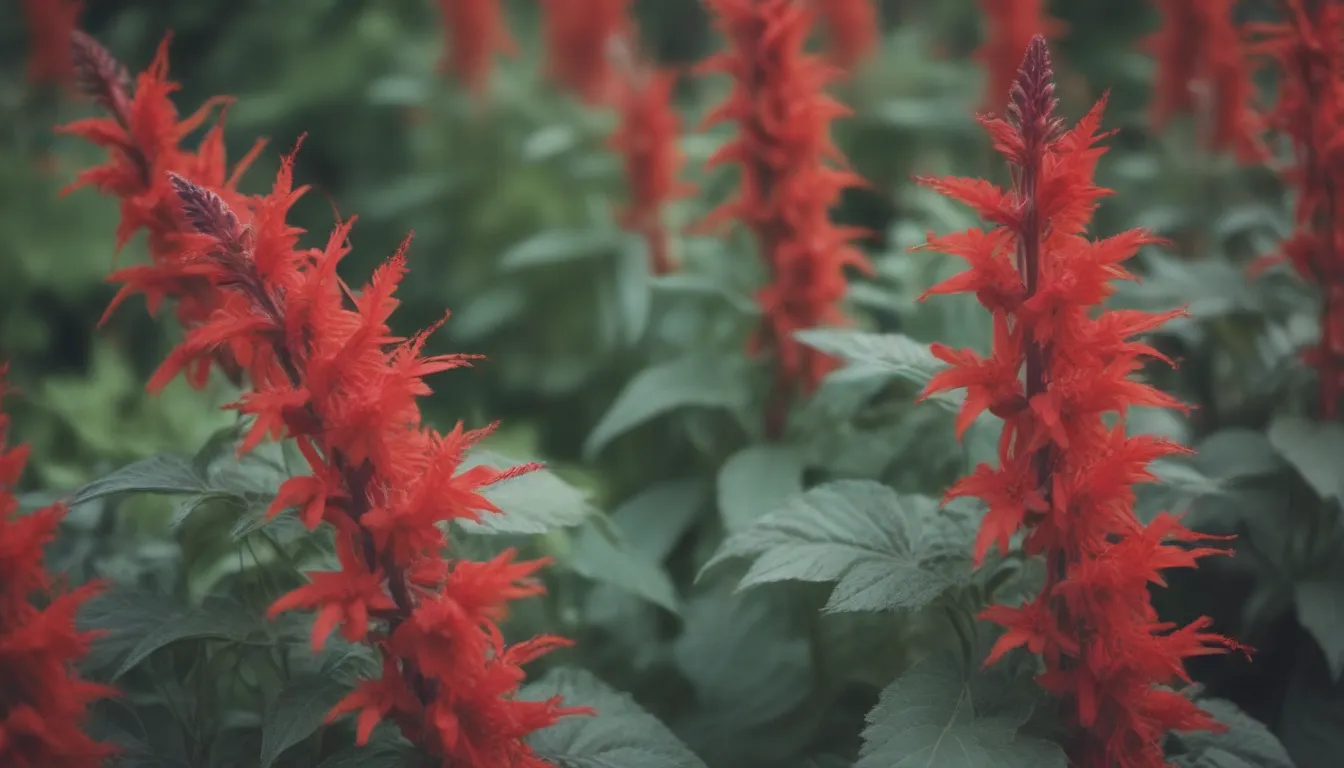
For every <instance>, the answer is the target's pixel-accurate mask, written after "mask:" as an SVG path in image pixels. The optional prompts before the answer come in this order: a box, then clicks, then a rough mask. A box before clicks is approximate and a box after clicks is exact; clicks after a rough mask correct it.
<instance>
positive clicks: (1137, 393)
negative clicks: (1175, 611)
mask: <svg viewBox="0 0 1344 768" xmlns="http://www.w3.org/2000/svg"><path fill="white" fill-rule="evenodd" d="M1104 104H1105V100H1104V99H1103V100H1102V101H1101V102H1099V103H1098V104H1097V105H1096V106H1095V107H1093V109H1092V110H1091V111H1090V112H1089V113H1088V114H1087V115H1086V116H1085V117H1084V118H1083V119H1082V120H1080V121H1079V122H1078V124H1077V125H1076V126H1074V127H1073V128H1071V129H1069V130H1067V131H1064V130H1063V119H1062V118H1060V117H1058V116H1057V115H1056V113H1055V109H1056V106H1057V100H1056V98H1055V86H1054V82H1053V72H1052V71H1051V68H1050V60H1049V53H1048V51H1047V48H1046V42H1045V39H1044V38H1043V37H1040V36H1037V37H1036V38H1034V39H1033V40H1032V42H1031V44H1030V47H1029V48H1028V49H1027V54H1026V57H1025V59H1024V60H1023V63H1022V65H1021V68H1020V70H1019V72H1018V75H1017V78H1016V80H1015V82H1014V84H1013V87H1012V91H1011V104H1010V106H1009V107H1008V119H1006V120H1004V119H1000V118H995V117H989V116H984V117H981V118H980V122H981V124H982V125H983V126H984V128H985V130H986V132H987V133H988V134H989V136H990V138H991V139H992V140H993V143H994V147H995V149H996V150H997V151H998V152H999V153H1000V154H1001V155H1002V156H1003V157H1004V158H1005V159H1006V160H1007V161H1008V163H1009V166H1010V168H1011V170H1012V178H1013V184H1012V187H1011V188H1009V189H1002V188H999V187H997V186H995V185H993V184H991V183H989V182H987V181H982V180H979V179H966V178H938V179H934V178H921V179H919V182H920V183H921V184H923V185H925V186H927V187H930V188H932V189H934V190H936V191H938V192H940V193H942V194H944V195H947V196H948V197H950V198H952V199H955V200H957V201H959V202H962V203H964V204H966V205H968V206H970V207H972V208H973V209H975V211H976V212H977V213H978V214H979V215H980V216H981V217H982V218H983V219H985V220H986V221H988V222H990V223H992V224H993V226H992V227H991V228H990V229H988V230H984V229H980V228H972V229H970V230H967V231H965V232H958V233H953V234H948V235H943V236H935V235H933V234H932V233H930V235H929V240H928V243H927V244H926V245H925V246H922V247H923V248H927V249H930V250H934V251H939V252H942V253H947V254H950V255H954V256H958V257H960V258H962V259H965V260H966V261H967V263H968V264H969V266H970V268H969V270H967V271H966V272H963V273H961V274H959V275H956V276H954V277H952V278H950V279H948V280H947V281H945V282H943V283H940V284H938V285H936V286H934V287H932V288H930V289H929V291H928V292H929V293H931V294H952V293H973V294H975V296H976V297H977V298H978V299H979V301H980V303H981V304H983V305H984V306H985V307H986V308H987V309H988V310H989V311H990V313H991V315H992V317H993V324H994V338H993V348H992V351H991V353H990V355H989V357H980V356H979V355H977V354H976V353H974V352H971V351H968V350H955V349H950V348H948V347H946V346H944V345H941V344H934V345H933V353H934V355H935V356H937V357H938V358H939V359H940V360H943V361H944V362H946V363H948V364H949V365H950V366H951V367H950V368H948V369H946V370H944V371H942V372H940V373H939V374H938V375H937V376H935V377H934V379H933V380H932V381H931V382H930V383H929V385H928V387H927V388H926V390H925V392H924V396H926V397H927V396H929V395H932V394H934V393H937V392H943V391H947V390H951V389H960V388H964V389H965V390H966V394H967V396H966V403H965V405H964V406H963V408H962V410H961V412H960V414H959V415H958V418H957V430H958V433H959V434H960V433H962V432H964V431H965V430H966V429H967V428H968V427H969V426H970V424H971V422H972V421H973V420H974V419H975V418H977V417H978V416H979V415H980V414H982V413H984V412H985V411H989V412H990V413H992V414H994V415H995V416H998V417H999V418H1001V419H1003V421H1004V427H1003V434H1002V438H1001V440H1000V442H999V464H998V466H992V465H990V464H981V465H979V466H978V467H976V469H975V470H974V471H973V472H972V474H971V475H969V476H968V477H966V478H963V479H962V480H961V481H959V482H958V483H957V484H956V485H955V486H953V487H952V488H951V489H949V490H948V493H947V498H948V499H953V498H957V497H967V496H969V497H976V498H979V499H981V500H983V501H984V502H985V504H986V505H987V507H988V511H987V513H986V515H985V519H984V521H983V523H982V524H981V528H980V532H979V535H978V537H977V539H976V542H975V550H974V555H975V558H976V560H977V562H979V560H980V559H982V558H983V557H984V555H985V554H986V553H987V551H988V550H989V548H990V547H991V546H993V545H998V547H999V548H1000V550H1003V551H1006V550H1007V548H1008V545H1009V540H1010V537H1012V536H1013V535H1014V534H1016V533H1018V532H1019V531H1021V530H1023V529H1026V539H1025V542H1024V544H1023V548H1024V551H1025V552H1026V553H1027V554H1029V555H1039V556H1043V557H1044V558H1045V559H1046V562H1047V564H1048V575H1047V577H1046V582H1045V586H1044V589H1043V590H1042V592H1041V593H1040V594H1039V595H1038V596H1037V597H1035V598H1034V599H1032V600H1030V601H1029V602H1027V603H1026V604H1024V605H1022V606H1020V607H1009V606H1004V605H998V606H992V607H990V608H988V609H986V610H985V611H984V612H983V614H982V616H981V617H982V618H983V619H985V620H988V621H992V622H994V623H997V624H1000V625H1002V626H1003V627H1005V628H1006V629H1007V632H1006V633H1005V634H1004V635H1003V636H1002V637H1001V638H1000V639H999V641H998V642H997V643H996V645H995V646H994V649H993V650H992V652H991V654H990V656H989V659H988V662H987V663H992V662H993V661H995V660H996V659H998V658H999V657H1001V656H1002V655H1003V654H1004V653H1006V652H1007V651H1008V650H1010V649H1012V648H1015V647H1019V646H1026V647H1027V648H1028V649H1029V650H1030V651H1032V652H1033V653H1038V654H1041V656H1042V657H1043V658H1044V660H1045V666H1046V671H1045V673H1044V674H1043V675H1041V677H1040V680H1039V682H1040V684H1041V685H1042V687H1044V688H1045V689H1046V690H1048V691H1050V692H1052V693H1053V694H1055V695H1057V696H1059V697H1061V698H1062V699H1064V700H1065V701H1066V702H1067V704H1068V711H1069V712H1070V714H1071V717H1072V721H1073V725H1074V726H1075V727H1076V739H1075V741H1074V743H1073V744H1072V746H1071V748H1070V752H1071V759H1072V764H1073V765H1075V766H1078V768H1157V767H1158V766H1164V765H1166V763H1165V760H1164V757H1163V752H1162V746H1161V740H1162V737H1163V735H1164V734H1165V733H1167V732H1168V731H1170V730H1210V729H1217V728H1219V727H1220V726H1219V724H1218V723H1217V722H1216V721H1215V720H1213V718H1212V717H1210V716H1209V715H1207V714H1206V713H1204V712H1203V711H1201V710H1200V709H1199V708H1198V707H1196V706H1195V704H1194V703H1193V702H1192V701H1191V700H1190V699H1188V698H1187V697H1185V696H1183V695H1182V694H1180V693H1179V692H1177V691H1174V690H1171V689H1170V688H1167V687H1165V686H1167V685H1168V684H1170V683H1173V682H1175V681H1177V680H1185V681H1188V678H1187V677H1186V673H1185V670H1184V665H1183V660H1184V659H1186V658H1189V657H1192V656H1198V655H1204V654H1214V653H1221V652H1224V651H1225V650H1226V649H1228V648H1233V647H1238V646H1236V644H1235V643H1234V642H1232V641H1231V640H1228V639H1226V638H1224V637H1221V636H1219V635H1216V634H1213V633H1210V632H1208V631H1206V630H1207V628H1208V627H1209V624H1210V622H1209V620H1208V619H1200V620H1197V621H1195V622H1194V623H1192V624H1189V625H1187V626H1185V627H1179V628H1178V627H1176V626H1175V625H1173V624H1171V623H1167V622H1163V621H1161V620H1159V618H1158V616H1157V613H1156V611H1155V610H1154V609H1153V606H1152V604H1151V600H1150V597H1149V594H1148V588H1149V585H1151V584H1158V585H1161V584H1163V583H1164V582H1163V578H1162V575H1161V572H1162V571H1163V570H1164V569H1167V568H1176V567H1193V566H1194V565H1195V563H1196V561H1197V560H1198V559H1199V558H1201V557H1204V556H1207V555H1212V554H1217V553H1220V552H1225V550H1220V549H1214V548H1211V547H1206V546H1199V545H1198V542H1200V541H1201V540H1204V539H1208V538H1211V537H1208V536H1203V535H1200V534H1196V533H1193V532H1191V531H1189V530H1187V529H1186V528H1184V527H1183V526H1182V525H1180V523H1179V522H1178V521H1177V519H1176V518H1174V517H1172V516H1170V515H1168V514H1166V513H1163V514H1161V515H1159V516H1158V517H1157V518H1156V519H1154V520H1153V521H1152V522H1151V523H1149V524H1148V525H1146V526H1145V525H1144V524H1143V523H1141V522H1140V521H1139V520H1138V519H1137V518H1136V517H1135V515H1134V501H1135V492H1134V485H1135V484H1136V483H1141V482H1147V481H1151V480H1153V479H1155V478H1154V477H1153V475H1151V474H1150V473H1149V471H1148V469H1147V467H1148V464H1149V462H1150V461H1152V460H1153V459H1156V458H1159V457H1162V456H1167V455H1171V454H1177V453H1185V452H1187V449H1185V448H1183V447H1182V446H1180V445H1177V444H1175V443H1172V442H1170V441H1168V440H1165V439H1162V438H1158V437H1153V436H1151V435H1127V434H1126V430H1125V424H1124V418H1123V417H1124V415H1125V412H1126V410H1127V409H1128V408H1129V407H1130V406H1136V405H1140V406H1152V407H1163V408H1179V407H1181V406H1180V404H1179V403H1178V402H1177V401H1176V400H1174V399H1173V398H1171V397H1170V396H1168V395H1166V394H1163V393H1161V392H1159V391H1158V390H1156V389H1154V388H1152V387H1150V386H1148V385H1146V384H1142V383H1140V382H1138V381H1134V380H1133V379H1132V378H1131V375H1132V374H1133V373H1135V372H1136V371H1138V370H1139V369H1140V367H1141V366H1142V359H1143V358H1145V357H1148V358H1158V359H1163V360H1165V358H1163V357H1162V355H1161V354H1160V353H1158V352H1157V351H1156V350H1154V349H1153V348H1152V347H1150V346H1148V345H1147V344H1144V343H1143V342H1140V341H1136V340H1134V337H1135V336H1137V335H1139V334H1142V333H1144V332H1146V331H1150V330H1152V329H1154V328H1157V327H1159V326H1160V325H1162V324H1163V323H1164V322H1166V321H1167V320H1168V319H1170V318H1171V317H1173V316H1176V315H1179V314H1181V313H1180V312H1179V311H1176V312H1169V313H1164V314H1150V313H1145V312H1140V311H1132V310H1121V311H1105V310H1100V309H1099V308H1100V306H1101V304H1102V302H1103V300H1105V299H1106V298H1107V297H1108V296H1110V295H1111V293H1112V292H1113V290H1114V289H1113V288H1112V287H1111V286H1110V283H1111V281H1113V280H1116V279H1124V278H1127V277H1128V276H1129V275H1128V273H1127V272H1126V271H1125V269H1124V268H1123V267H1122V266H1121V265H1122V263H1123V262H1124V261H1125V260H1127V259H1128V258H1130V257H1131V256H1132V255H1133V254H1134V253H1135V252H1136V251H1137V249H1138V248H1139V247H1141V246H1143V245H1145V244H1150V243H1154V242H1156V238H1154V237H1152V236H1151V235H1149V234H1148V233H1146V232H1143V231H1141V230H1129V231H1125V232H1121V233H1120V234H1117V235H1114V236H1112V237H1109V238H1104V239H1092V238H1090V237H1088V235H1087V234H1086V228H1087V225H1088V222H1089V220H1090V219H1091V216H1092V213H1093V211H1094V209H1095V208H1096V205H1097V202H1098V200H1099V199H1100V198H1101V197H1103V196H1105V195H1108V194H1110V190H1107V189H1104V188H1102V187H1099V186H1097V185H1096V183H1095V182H1094V181H1093V174H1094V171H1095V168H1096V164H1097V161H1098V159H1099V158H1100V157H1101V155H1102V154H1103V153H1104V152H1105V150H1104V149H1103V148H1101V147H1099V146H1098V142H1099V141H1100V140H1101V139H1103V138H1105V136H1106V135H1107V134H1105V133H1100V132H1099V131H1100V124H1101V115H1102V110H1103V107H1104ZM1168 362H1169V361H1168ZM1109 414H1118V416H1119V418H1118V419H1117V420H1116V421H1115V423H1114V424H1112V425H1108V422H1107V416H1108V415H1109Z"/></svg>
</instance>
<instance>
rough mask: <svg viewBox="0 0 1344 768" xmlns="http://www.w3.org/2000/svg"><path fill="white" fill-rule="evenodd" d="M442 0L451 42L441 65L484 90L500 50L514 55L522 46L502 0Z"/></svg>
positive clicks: (472, 87) (446, 37) (476, 90)
mask: <svg viewBox="0 0 1344 768" xmlns="http://www.w3.org/2000/svg"><path fill="white" fill-rule="evenodd" d="M438 3H439V13H440V14H441V15H442V16H443V26H444V41H445V43H446V45H447V51H446V52H445V53H444V55H443V58H442V59H441V60H440V64H439V69H440V70H441V71H443V72H445V73H450V74H452V75H454V76H456V77H457V78H458V79H459V80H460V81H462V83H463V85H465V86H466V87H467V89H468V90H470V91H472V92H474V93H476V94H480V93H482V92H483V91H484V90H485V87H486V85H487V83H488V81H489V79H490V71H491V68H492V66H493V62H494V56H495V54H496V52H498V53H503V54H505V55H509V56H512V55H513V54H514V53H516V52H517V50H518V44H517V43H515V42H514V40H513V35H511V34H510V33H509V26H508V20H507V19H506V18H505V17H504V9H503V8H501V7H500V0H438Z"/></svg>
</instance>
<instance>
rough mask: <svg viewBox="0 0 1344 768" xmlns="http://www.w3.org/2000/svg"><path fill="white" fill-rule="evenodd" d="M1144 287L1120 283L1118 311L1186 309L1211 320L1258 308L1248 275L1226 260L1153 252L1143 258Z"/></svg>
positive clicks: (1147, 253)
mask: <svg viewBox="0 0 1344 768" xmlns="http://www.w3.org/2000/svg"><path fill="white" fill-rule="evenodd" d="M1141 258H1142V260H1143V264H1144V266H1145V267H1146V268H1147V270H1146V274H1145V275H1144V278H1143V284H1142V285H1139V284H1137V283H1120V284H1117V294H1116V298H1115V299H1114V300H1113V302H1112V303H1113V304H1114V305H1115V306H1116V307H1117V308H1119V307H1123V308H1126V309H1146V310H1149V311H1161V310H1167V309H1174V308H1176V307H1184V308H1185V309H1186V311H1188V312H1189V313H1190V316H1191V317H1192V318H1195V319H1212V318H1215V317H1221V316H1224V315H1228V314H1231V313H1233V312H1238V311H1244V310H1246V309H1249V308H1253V307H1255V306H1256V305H1257V303H1258V302H1257V300H1256V297H1255V295H1254V293H1253V292H1252V291H1251V289H1250V287H1249V284H1248V283H1247V281H1246V275H1245V273H1244V272H1243V271H1242V270H1241V269H1238V268H1237V267H1236V266H1235V265H1233V264H1232V263H1231V262H1229V261H1227V260H1225V259H1199V260H1194V261H1192V260H1187V259H1177V258H1174V257H1171V256H1166V255H1163V254H1161V253H1159V252H1157V251H1154V250H1148V251H1145V252H1144V254H1143V256H1142V257H1141Z"/></svg>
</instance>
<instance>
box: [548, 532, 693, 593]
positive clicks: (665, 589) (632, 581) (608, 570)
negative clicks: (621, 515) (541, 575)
mask: <svg viewBox="0 0 1344 768" xmlns="http://www.w3.org/2000/svg"><path fill="white" fill-rule="evenodd" d="M615 533H616V534H617V535H619V531H616V532H615ZM565 564H566V565H567V566H568V567H569V568H570V569H571V570H573V571H574V572H575V573H577V574H579V575H581V576H584V577H586V578H589V579H592V580H593V581H597V582H601V583H603V584H610V585H612V586H614V587H617V588H619V589H622V590H625V591H627V592H629V593H631V594H634V595H638V596H640V597H642V598H644V599H646V600H648V601H649V602H651V603H654V604H655V605H660V606H662V607H664V608H666V609H667V610H669V611H672V612H673V613H676V612H677V611H678V610H679V609H680V606H679V601H678V599H677V589H676V587H675V586H674V585H673V584H672V579H671V577H669V576H668V575H667V571H665V570H664V569H663V566H662V564H661V563H660V562H659V561H657V560H651V559H649V558H647V557H644V556H642V555H641V554H640V553H638V552H635V551H633V550H631V549H630V547H629V545H627V544H626V543H625V542H624V541H623V540H618V541H612V537H611V534H610V533H603V532H601V531H599V530H598V529H597V527H596V526H591V525H590V526H587V527H585V528H582V529H580V530H579V532H578V535H577V536H575V538H574V549H573V551H572V552H571V553H570V554H569V556H568V557H566V559H565Z"/></svg>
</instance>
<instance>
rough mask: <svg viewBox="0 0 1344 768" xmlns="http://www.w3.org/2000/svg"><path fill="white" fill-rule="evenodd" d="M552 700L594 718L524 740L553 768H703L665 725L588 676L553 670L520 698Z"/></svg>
mask: <svg viewBox="0 0 1344 768" xmlns="http://www.w3.org/2000/svg"><path fill="white" fill-rule="evenodd" d="M552 696H560V697H563V699H564V702H565V704H566V705H568V706H588V707H592V708H593V709H595V710H597V713H598V714H597V716H596V717H567V718H564V719H563V720H561V721H560V722H558V723H556V724H555V725H553V726H551V727H550V728H546V729H544V730H541V731H538V732H536V733H534V734H532V735H531V736H530V737H528V743H529V744H530V745H531V746H532V748H533V749H534V750H536V752H537V754H539V755H540V756H541V757H543V758H544V759H546V760H549V761H550V762H552V763H554V764H555V765H556V766H558V768H626V767H627V766H638V767H639V768H705V764H704V762H702V761H701V760H700V758H698V757H696V756H695V754H694V753H693V752H691V750H690V749H688V748H687V747H686V745H685V744H682V743H681V741H680V740H678V739H677V737H676V736H674V735H673V734H672V731H670V730H669V729H668V728H667V726H665V725H663V724H662V723H661V722H659V721H658V719H657V718H656V717H654V716H653V715H650V714H649V713H647V712H645V711H644V710H643V709H641V708H640V707H639V705H638V704H636V703H635V702H634V699H632V698H630V697H629V696H627V695H626V694H624V693H621V692H619V691H616V690H614V689H613V688H611V687H610V686H608V685H607V684H606V683H603V682H602V681H601V680H599V679H597V678H596V677H595V676H593V674H592V673H590V672H587V671H584V670H579V669H565V668H562V669H556V670H553V671H551V672H550V673H549V674H547V675H546V676H545V677H543V678H541V679H540V680H538V681H536V682H534V683H530V684H528V685H527V686H526V687H525V688H524V689H523V691H522V693H521V697H522V698H524V699H527V700H529V701H545V700H546V699H549V698H551V697H552Z"/></svg>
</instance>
